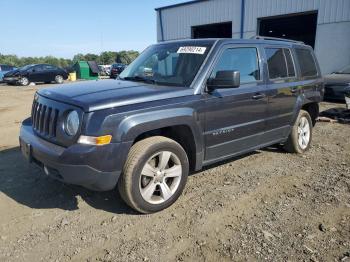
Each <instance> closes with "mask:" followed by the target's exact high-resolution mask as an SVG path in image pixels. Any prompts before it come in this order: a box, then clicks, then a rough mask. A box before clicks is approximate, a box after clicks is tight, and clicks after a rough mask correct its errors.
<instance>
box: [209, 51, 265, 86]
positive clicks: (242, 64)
mask: <svg viewBox="0 0 350 262" xmlns="http://www.w3.org/2000/svg"><path fill="white" fill-rule="evenodd" d="M218 71H239V72H240V77H241V84H244V83H250V82H256V81H257V80H260V70H259V63H258V53H257V49H256V48H255V47H242V48H240V47H238V48H231V49H226V50H225V51H224V52H223V54H222V55H221V57H220V60H219V62H218V63H217V65H216V66H215V69H214V71H213V72H212V74H211V76H210V78H215V77H216V73H217V72H218Z"/></svg>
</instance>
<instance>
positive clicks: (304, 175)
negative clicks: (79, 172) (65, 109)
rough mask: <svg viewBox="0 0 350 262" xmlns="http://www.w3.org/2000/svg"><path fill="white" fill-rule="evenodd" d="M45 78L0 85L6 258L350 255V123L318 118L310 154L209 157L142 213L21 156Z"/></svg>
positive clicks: (2, 257)
mask: <svg viewBox="0 0 350 262" xmlns="http://www.w3.org/2000/svg"><path fill="white" fill-rule="evenodd" d="M41 87H43V85H39V86H35V87H26V88H18V87H7V86H0V101H1V102H0V137H1V140H0V210H1V213H0V261H67V260H72V261H215V260H216V261H232V260H234V261H257V260H258V261H262V260H267V261H301V260H302V261H350V138H349V134H350V125H345V124H338V123H325V122H320V123H318V124H317V125H316V127H315V129H314V137H313V138H314V141H313V145H312V148H311V149H310V151H309V152H307V153H306V154H305V155H294V154H287V153H285V152H283V151H282V150H280V149H279V148H272V147H271V148H266V149H263V150H259V151H255V152H253V153H250V154H247V155H245V156H242V157H239V158H235V159H232V160H230V161H226V162H223V163H220V164H219V165H215V166H210V167H208V168H206V169H205V170H203V171H202V172H198V173H195V174H192V175H191V176H190V177H189V179H188V183H187V186H186V189H185V191H184V194H183V195H182V196H181V197H180V198H179V200H178V201H177V202H176V203H175V204H174V205H173V206H172V207H170V208H168V209H167V210H164V211H162V212H160V213H157V214H152V215H139V214H137V213H135V212H133V211H132V210H131V209H129V208H128V207H127V206H126V205H125V204H124V203H123V202H122V201H121V200H120V198H119V196H118V193H117V192H116V191H111V192H105V193H96V192H92V191H88V190H85V189H83V188H80V187H77V186H71V185H64V184H62V183H59V182H56V181H54V180H52V179H50V178H47V177H45V175H43V172H41V171H40V170H38V169H37V168H35V167H32V166H30V165H29V164H27V163H26V162H25V161H24V159H23V158H22V156H21V154H20V152H19V149H18V132H19V126H20V123H21V121H22V120H23V119H24V118H26V117H27V116H28V115H29V113H30V107H31V102H32V97H33V94H34V92H35V90H36V89H38V88H41ZM334 107H344V106H343V105H339V104H331V103H322V109H323V110H324V109H329V108H334Z"/></svg>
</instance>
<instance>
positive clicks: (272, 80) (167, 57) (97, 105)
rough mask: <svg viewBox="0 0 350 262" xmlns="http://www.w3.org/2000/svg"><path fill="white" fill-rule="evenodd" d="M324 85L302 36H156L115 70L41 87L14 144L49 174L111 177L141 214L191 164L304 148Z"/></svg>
mask: <svg viewBox="0 0 350 262" xmlns="http://www.w3.org/2000/svg"><path fill="white" fill-rule="evenodd" d="M323 92H324V86H323V80H322V77H321V73H320V70H319V66H318V64H317V61H316V58H315V55H314V53H313V50H312V49H311V47H309V46H306V45H304V44H303V43H300V42H293V41H286V40H281V39H274V40H271V39H269V40H268V39H251V40H233V39H202V40H186V41H173V42H164V43H160V44H156V45H153V46H151V47H149V48H147V49H146V50H145V51H144V52H143V53H142V54H141V55H140V56H139V57H138V58H137V59H136V60H135V61H134V62H133V63H132V64H130V65H129V66H128V67H127V68H126V69H125V70H124V71H123V72H122V73H121V74H120V76H119V78H118V79H117V80H103V81H91V82H83V83H75V84H70V85H64V86H61V87H59V88H50V89H42V90H39V91H38V92H37V93H36V94H35V97H34V101H33V107H32V113H31V117H30V118H28V119H26V120H24V122H23V124H22V127H21V132H20V145H21V150H22V152H23V154H24V156H25V157H26V158H27V159H28V160H29V161H30V162H33V163H36V164H38V165H39V166H40V167H42V168H43V170H44V172H45V173H46V174H47V175H49V176H51V177H53V178H55V179H58V180H60V181H63V182H66V183H72V184H77V185H82V186H84V187H87V188H90V189H93V190H100V191H103V190H111V189H113V188H115V187H116V186H117V187H118V188H119V192H120V195H121V196H122V198H123V199H124V200H125V202H126V203H127V204H128V205H129V206H131V207H132V208H134V209H136V210H137V211H139V212H142V213H151V212H156V211H159V210H162V209H164V208H166V207H168V206H170V205H171V204H172V203H174V202H175V201H176V199H177V198H178V197H179V196H180V194H181V192H182V190H183V188H184V186H185V184H186V180H187V176H188V174H189V172H190V171H196V170H200V169H201V168H202V167H203V166H206V165H209V164H212V163H215V162H219V161H222V160H225V159H229V158H232V157H233V156H237V155H241V154H244V153H247V152H249V151H253V150H256V149H259V148H262V147H266V146H269V145H273V144H283V145H284V148H285V149H286V150H287V151H288V152H293V153H303V152H305V151H306V150H308V149H309V147H310V144H311V139H312V128H313V126H314V125H315V121H316V118H317V116H318V113H319V106H318V103H319V102H320V101H321V100H322V96H323Z"/></svg>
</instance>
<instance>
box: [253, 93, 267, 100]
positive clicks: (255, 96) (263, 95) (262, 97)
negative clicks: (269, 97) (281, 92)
mask: <svg viewBox="0 0 350 262" xmlns="http://www.w3.org/2000/svg"><path fill="white" fill-rule="evenodd" d="M265 97H266V95H265V94H261V93H257V94H255V95H253V96H252V98H253V99H254V100H260V99H264V98H265Z"/></svg>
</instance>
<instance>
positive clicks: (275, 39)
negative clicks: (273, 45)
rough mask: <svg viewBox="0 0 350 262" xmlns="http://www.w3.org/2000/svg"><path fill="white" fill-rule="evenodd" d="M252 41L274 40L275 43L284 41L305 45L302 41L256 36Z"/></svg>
mask: <svg viewBox="0 0 350 262" xmlns="http://www.w3.org/2000/svg"><path fill="white" fill-rule="evenodd" d="M250 39H263V40H274V41H284V42H291V43H298V44H305V43H304V42H302V41H297V40H292V39H286V38H278V37H270V36H262V35H256V36H252V37H251V38H250Z"/></svg>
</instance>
